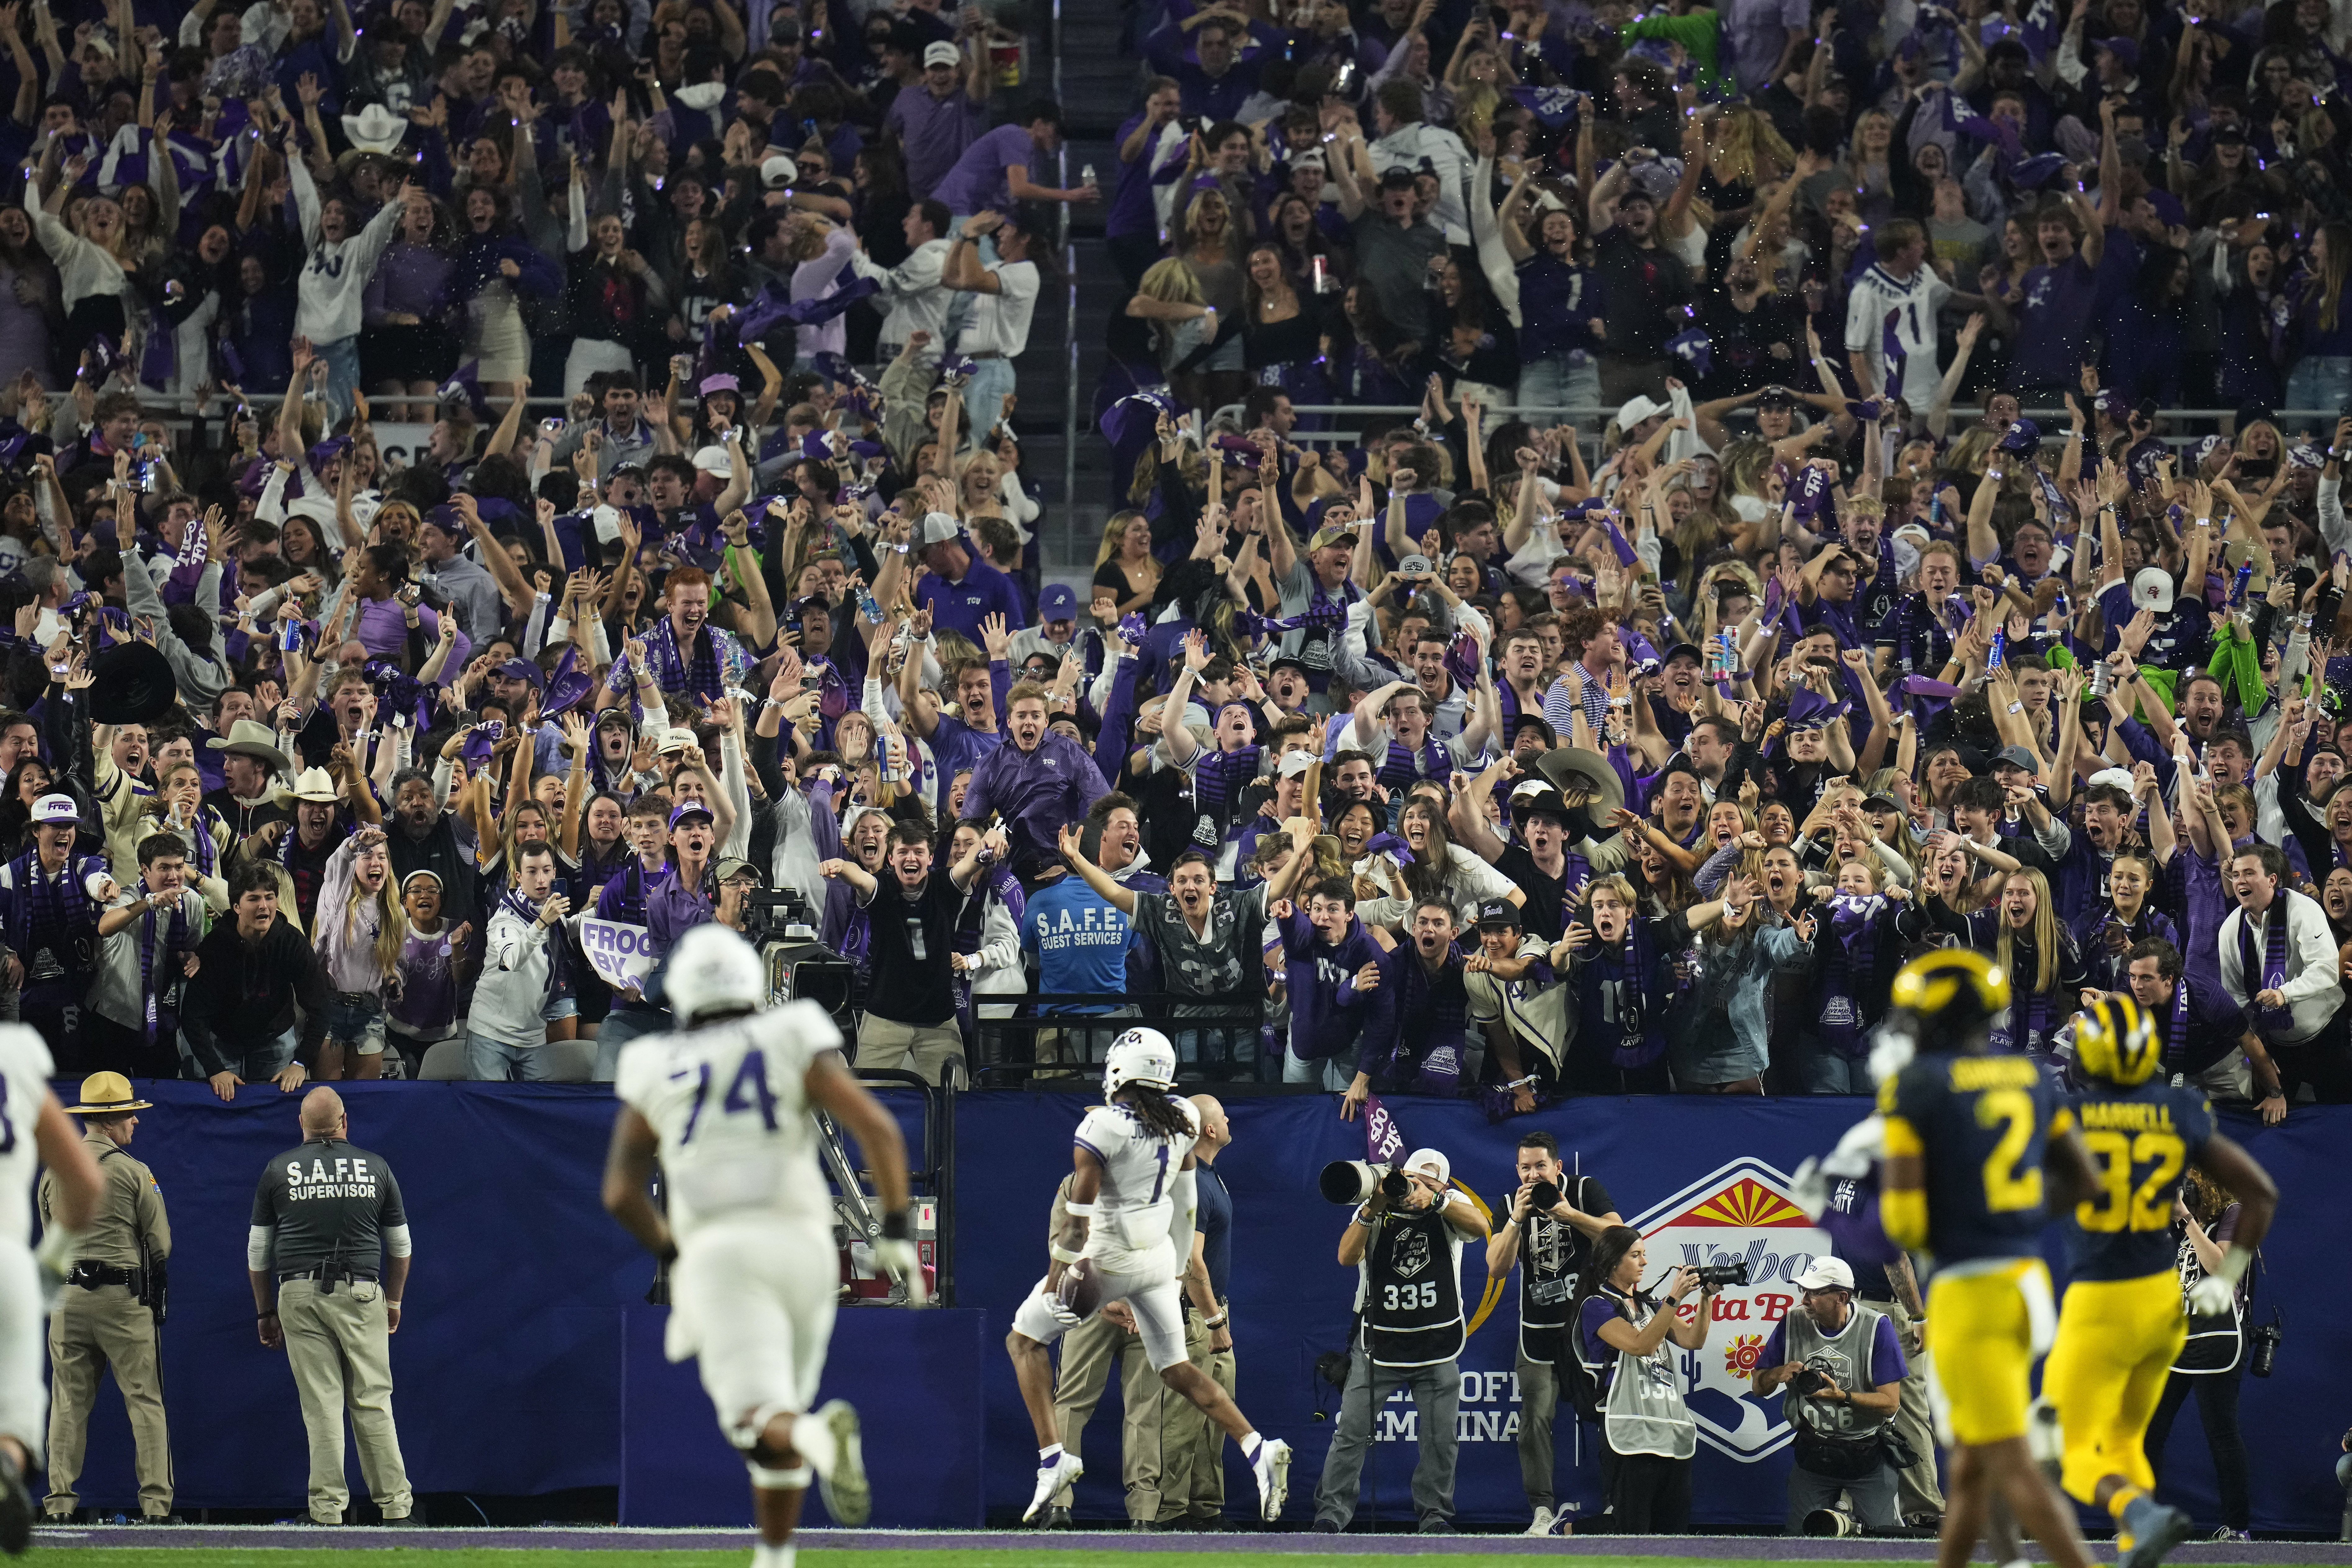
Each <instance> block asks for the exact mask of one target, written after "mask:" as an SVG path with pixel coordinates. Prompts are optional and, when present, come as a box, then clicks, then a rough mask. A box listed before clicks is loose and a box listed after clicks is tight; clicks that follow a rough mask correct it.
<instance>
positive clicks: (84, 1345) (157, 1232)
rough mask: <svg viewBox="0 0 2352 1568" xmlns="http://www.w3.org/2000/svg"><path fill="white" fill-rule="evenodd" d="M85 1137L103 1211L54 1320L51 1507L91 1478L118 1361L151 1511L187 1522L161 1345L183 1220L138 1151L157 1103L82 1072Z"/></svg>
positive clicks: (46, 1190)
mask: <svg viewBox="0 0 2352 1568" xmlns="http://www.w3.org/2000/svg"><path fill="white" fill-rule="evenodd" d="M65 1109H66V1110H67V1111H68V1113H69V1114H71V1115H74V1116H79V1117H80V1118H82V1142H84V1143H85V1144H87V1145H88V1146H89V1152H90V1155H91V1157H92V1158H93V1159H94V1160H96V1161H97V1162H98V1173H99V1177H100V1195H99V1203H98V1212H97V1214H96V1215H94V1216H93V1217H92V1218H91V1220H90V1225H89V1231H88V1233H87V1234H85V1235H84V1236H83V1237H82V1238H81V1241H80V1244H79V1246H78V1247H76V1249H75V1254H74V1264H73V1268H72V1270H71V1272H69V1273H68V1274H67V1276H66V1288H65V1290H64V1293H63V1294H62V1296H61V1297H60V1298H59V1300H58V1309H57V1311H56V1312H55V1313H54V1314H52V1315H51V1317H50V1319H49V1366H50V1375H51V1392H50V1396H49V1461H48V1467H49V1495H48V1497H47V1500H45V1501H44V1503H43V1505H42V1508H43V1512H44V1513H45V1514H46V1515H47V1517H48V1518H49V1519H51V1520H63V1519H70V1518H72V1517H73V1514H74V1510H75V1508H76V1504H77V1500H76V1497H75V1493H74V1482H75V1480H76V1479H79V1477H80V1475H81V1461H82V1452H83V1448H84V1447H85V1445H86V1443H87V1441H88V1439H89V1412H90V1406H91V1405H95V1404H96V1403H97V1402H98V1380H99V1378H100V1374H102V1373H104V1372H105V1371H106V1369H107V1368H108V1367H112V1368H113V1369H114V1384H115V1386H116V1387H117V1388H120V1389H121V1391H122V1403H123V1405H124V1406H125V1407H126V1408H127V1409H128V1410H129V1412H130V1415H131V1438H132V1440H133V1441H134V1442H135V1443H136V1444H137V1445H138V1452H139V1458H138V1471H139V1517H140V1518H141V1520H142V1522H145V1523H148V1524H163V1523H177V1522H178V1521H177V1520H175V1519H173V1515H172V1439H171V1434H170V1432H169V1430H168V1429H167V1428H166V1426H165V1425H164V1421H163V1370H162V1367H161V1365H160V1364H159V1357H158V1353H157V1346H156V1336H157V1331H159V1330H160V1329H161V1328H162V1327H163V1316H164V1307H165V1289H166V1286H167V1283H168V1279H167V1260H168V1259H169V1258H170V1257H171V1253H172V1224H171V1221H170V1220H169V1219H168V1218H166V1217H165V1215H164V1213H163V1192H162V1190H161V1189H159V1188H158V1187H157V1186H156V1184H155V1177H154V1174H153V1173H152V1172H150V1171H149V1170H148V1169H147V1167H146V1166H144V1165H142V1164H141V1163H139V1162H138V1161H137V1160H134V1159H132V1158H131V1154H130V1152H129V1149H128V1145H129V1144H130V1142H131V1133H132V1132H133V1131H136V1130H137V1128H138V1126H139V1116H138V1113H139V1112H140V1111H142V1110H152V1109H153V1107H152V1105H151V1104H150V1102H148V1101H146V1100H133V1099H132V1098H131V1081H130V1080H129V1079H126V1078H124V1077H123V1076H122V1075H121V1073H117V1072H101V1073H93V1074H91V1075H90V1076H89V1078H86V1079H83V1080H82V1085H81V1103H80V1104H79V1105H69V1106H67V1107H66V1108H65ZM56 1201H57V1177H56V1175H55V1174H54V1173H50V1172H48V1171H46V1170H45V1171H43V1172H42V1173H41V1192H40V1204H41V1224H42V1225H43V1226H45V1227H46V1226H48V1225H49V1224H51V1223H52V1220H51V1215H52V1213H53V1211H54V1206H55V1205H56Z"/></svg>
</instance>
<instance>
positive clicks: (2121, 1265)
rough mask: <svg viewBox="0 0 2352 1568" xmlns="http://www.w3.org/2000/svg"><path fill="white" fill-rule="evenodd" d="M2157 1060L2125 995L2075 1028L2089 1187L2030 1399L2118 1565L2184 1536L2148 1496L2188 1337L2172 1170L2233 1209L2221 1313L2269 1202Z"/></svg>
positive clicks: (2267, 1186)
mask: <svg viewBox="0 0 2352 1568" xmlns="http://www.w3.org/2000/svg"><path fill="white" fill-rule="evenodd" d="M2163 1051H2164V1044H2163V1042H2162V1041H2161V1040H2159V1039H2158V1038H2157V1036H2156V1026H2155V1023H2154V1021H2153V1020H2152V1019H2150V1018H2149V1017H2148V1016H2147V1014H2145V1013H2143V1012H2141V1011H2140V1008H2139V1004H2138V1003H2137V1001H2136V1000H2134V999H2133V998H2132V997H2130V996H2128V995H2116V996H2106V997H2102V998H2101V999H2100V1000H2099V1001H2098V1002H2097V1003H2096V1004H2095V1005H2093V1006H2092V1007H2091V1008H2090V1009H2089V1010H2088V1011H2087V1012H2085V1013H2084V1014H2083V1015H2082V1016H2080V1017H2079V1018H2077V1019H2076V1020H2075V1024H2074V1058H2075V1062H2076V1065H2077V1067H2078V1068H2079V1069H2080V1071H2081V1073H2082V1076H2083V1078H2084V1082H2085V1084H2086V1085H2087V1088H2086V1089H2084V1093H2083V1094H2082V1096H2081V1097H2080V1098H2079V1099H2078V1100H2076V1101H2075V1106H2074V1116H2075V1120H2076V1121H2079V1122H2080V1123H2081V1125H2082V1136H2083V1143H2084V1147H2085V1148H2086V1149H2087V1150H2088V1152H2089V1153H2090V1157H2091V1163H2092V1167H2093V1169H2094V1171H2095V1173H2096V1174H2097V1177H2098V1185H2097V1188H2096V1190H2095V1191H2094V1192H2093V1193H2092V1194H2091V1195H2090V1196H2089V1197H2087V1198H2084V1200H2083V1201H2082V1202H2081V1203H2079V1204H2076V1205H2074V1215H2073V1219H2072V1222H2071V1223H2070V1224H2069V1225H2068V1226H2067V1227H2066V1228H2067V1237H2066V1239H2067V1253H2068V1261H2069V1263H2070V1265H2071V1268H2070V1274H2071V1279H2070V1280H2069V1282H2068V1284H2067V1286H2066V1301H2065V1305H2064V1306H2063V1308H2062V1309H2061V1310H2060V1311H2059V1314H2058V1342H2057V1344H2056V1345H2055V1346H2053V1348H2052V1350H2051V1352H2050V1364H2049V1365H2048V1366H2046V1367H2045V1368H2043V1369H2042V1393H2043V1394H2044V1395H2046V1396H2047V1397H2048V1399H2049V1401H2050V1403H2051V1405H2052V1406H2053V1408H2054V1409H2055V1410H2056V1412H2057V1415H2058V1420H2059V1425H2060V1426H2061V1428H2062V1430H2063V1433H2064V1438H2065V1443H2064V1453H2065V1461H2064V1468H2063V1472H2062V1474H2061V1477H2060V1484H2061V1485H2062V1486H2063V1487H2064V1488H2065V1489H2066V1491H2067V1494H2068V1495H2069V1496H2071V1497H2073V1498H2074V1500H2076V1501H2078V1502H2085V1503H2091V1504H2095V1505H2096V1506H2099V1507H2102V1508H2105V1510H2107V1512H2108V1513H2109V1514H2110V1515H2112V1516H2113V1517H2114V1519H2115V1521H2116V1568H2155V1565H2156V1564H2157V1563H2159V1562H2161V1561H2163V1558H2164V1554H2165V1553H2166V1552H2168V1551H2170V1550H2171V1549H2172V1548H2173V1547H2174V1546H2175V1545H2177V1544H2179V1542H2182V1541H2184V1540H2186V1539H2188V1535H2189V1515H2188V1514H2186V1513H2184V1512H2183V1511H2181V1510H2179V1509H2177V1508H2170V1507H2167V1506H2166V1505H2164V1504H2162V1503H2159V1502H2158V1501H2157V1500H2156V1498H2155V1496H2154V1489H2155V1487H2156V1475H2155V1472H2154V1471H2153V1470H2152V1469H2151V1468H2149V1466H2148V1461H2147V1450H2146V1443H2147V1423H2148V1418H2149V1417H2150V1416H2151V1415H2154V1414H2155V1413H2156V1405H2157V1400H2158V1397H2160V1396H2161V1395H2162V1394H2163V1393H2164V1380H2165V1376H2166V1374H2167V1373H2168V1370H2169V1369H2170V1367H2171V1365H2172V1363H2173V1360H2174V1358H2175V1357H2177V1356H2178V1355H2179V1353H2180V1345H2181V1341H2182V1340H2183V1338H2184V1337H2185V1336H2186V1335H2187V1333H2188V1329H2189V1320H2188V1318H2187V1317H2186V1316H2185V1315H2183V1313H2182V1312H2181V1310H2180V1305H2181V1303H2180V1279H2179V1274H2178V1273H2177V1272H2176V1271H2175V1269H2174V1268H2173V1248H2174V1244H2173V1239H2172V1207H2173V1202H2174V1200H2175V1199H2176V1198H2177V1197H2178V1196H2179V1193H2180V1178H2181V1174H2182V1173H2183V1171H2184V1170H2185V1169H2186V1167H2188V1166H2189V1165H2195V1166H2197V1167H2198V1168H2199V1169H2200V1170H2202V1171H2204V1172H2206V1173H2208V1174H2210V1175H2211V1176H2213V1177H2214V1178H2215V1179H2216V1180H2217V1181H2219V1182H2220V1183H2221V1184H2222V1185H2223V1186H2225V1187H2227V1188H2229V1190H2230V1191H2231V1194H2234V1195H2235V1196H2236V1198H2237V1200H2238V1202H2239V1204H2240V1205H2242V1208H2241V1211H2240V1215H2239V1219H2238V1228H2237V1232H2236V1236H2235V1239H2234V1240H2233V1241H2232V1243H2231V1249H2230V1254H2229V1256H2228V1257H2226V1258H2223V1260H2222V1263H2221V1268H2219V1269H2217V1270H2215V1274H2214V1277H2213V1279H2212V1280H2211V1281H2210V1282H2211V1283H2213V1284H2214V1285H2215V1293H2216V1294H2218V1295H2219V1296H2220V1297H2221V1307H2222V1310H2228V1307H2229V1303H2230V1298H2231V1294H2232V1293H2233V1292H2234V1291H2235V1290H2236V1289H2237V1281H2238V1278H2239V1276H2240V1275H2241V1274H2242V1273H2243V1272H2244V1271H2245V1267H2246V1262H2247V1260H2248V1259H2249V1258H2252V1249H2253V1247H2255V1246H2256V1245H2257V1244H2258V1243H2259V1242H2261V1240H2262V1238H2263V1234H2264V1233H2265V1232H2267V1231H2268V1230H2269V1229H2270V1223H2271V1215H2273V1213H2274V1212H2275V1211H2276V1209H2277V1206H2278V1193H2277V1190H2276V1189H2275V1188H2274V1187H2273V1186H2272V1184H2271V1180H2270V1177H2269V1176H2268V1175H2267V1174H2265V1173H2263V1168H2262V1167H2261V1166H2260V1165H2257V1164H2256V1163H2254V1162H2253V1159H2252V1156H2250V1155H2249V1154H2247V1152H2245V1151H2244V1150H2243V1149H2242V1148H2240V1147H2239V1146H2238V1145H2237V1144H2236V1143H2235V1142H2231V1140H2230V1139H2228V1138H2226V1137H2224V1136H2222V1135H2221V1133H2220V1132H2218V1131H2215V1130H2214V1126H2213V1108H2212V1107H2211V1106H2210V1105H2209V1104H2207V1103H2206V1101H2205V1097H2204V1095H2203V1094H2202V1093H2200V1091H2198V1090H2196V1089H2175V1088H2173V1087H2172V1086H2171V1085H2169V1084H2168V1083H2166V1082H2165V1081H2164V1080H2163V1079H2160V1078H2158V1077H2157V1076H2156V1074H2157V1066H2158V1058H2160V1057H2161V1056H2162V1055H2163ZM2206 1283H2207V1281H2200V1283H2199V1289H2203V1288H2204V1285H2205V1284H2206ZM1932 1316H1933V1310H1932V1309H1930V1317H1931V1318H1932Z"/></svg>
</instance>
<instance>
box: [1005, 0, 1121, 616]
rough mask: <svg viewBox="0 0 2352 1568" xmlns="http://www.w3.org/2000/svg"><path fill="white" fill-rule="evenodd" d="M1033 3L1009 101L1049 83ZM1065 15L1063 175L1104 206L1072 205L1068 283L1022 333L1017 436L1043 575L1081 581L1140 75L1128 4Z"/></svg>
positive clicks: (1046, 47)
mask: <svg viewBox="0 0 2352 1568" xmlns="http://www.w3.org/2000/svg"><path fill="white" fill-rule="evenodd" d="M1037 3H1038V4H1039V5H1040V12H1039V15H1038V16H1036V17H1035V18H1034V19H1033V25H1032V28H1031V37H1033V38H1034V39H1035V40H1036V42H1035V44H1034V45H1033V47H1032V51H1031V58H1032V59H1033V60H1034V61H1035V62H1036V66H1037V68H1036V70H1035V71H1034V73H1033V77H1032V81H1031V83H1030V84H1029V88H1030V91H1027V92H1024V93H1022V94H1019V95H1017V96H1018V97H1019V98H1020V99H1023V100H1025V99H1026V98H1028V97H1029V96H1031V95H1032V93H1045V92H1050V91H1052V90H1053V85H1054V76H1053V68H1052V61H1053V54H1052V46H1053V34H1052V17H1051V12H1050V9H1049V7H1050V5H1052V3H1053V0H1037ZM1061 7H1062V16H1061V93H1062V118H1063V122H1064V128H1065V132H1066V169H1067V171H1068V172H1067V174H1066V179H1067V180H1068V183H1069V184H1072V185H1076V184H1078V181H1079V173H1080V171H1081V170H1083V169H1086V168H1087V167H1089V166H1091V167H1092V168H1093V169H1094V171H1095V177H1096V180H1097V184H1100V186H1101V187H1102V190H1103V193H1104V195H1105V197H1106V203H1098V204H1096V205H1074V206H1072V207H1071V208H1070V209H1069V213H1070V218H1071V226H1070V240H1071V248H1072V251H1073V253H1074V258H1073V260H1072V266H1071V274H1072V275H1071V278H1070V279H1067V280H1066V282H1065V284H1064V285H1063V286H1062V287H1058V288H1056V287H1051V286H1049V287H1048V288H1047V289H1046V290H1045V297H1044V298H1041V299H1040V300H1039V301H1038V306H1037V313H1036V318H1035V321H1034V323H1033V324H1032V326H1031V328H1030V331H1029V352H1028V353H1024V354H1023V355H1022V356H1021V358H1020V360H1019V361H1018V362H1016V365H1015V369H1016V371H1017V373H1018V374H1019V376H1020V385H1021V407H1020V410H1019V412H1018V414H1017V415H1016V416H1015V418H1014V421H1013V426H1014V429H1015V431H1016V433H1017V434H1018V435H1019V436H1020V437H1021V449H1022V464H1023V467H1024V469H1025V470H1026V471H1027V472H1028V473H1029V474H1030V475H1031V476H1032V477H1033V482H1040V481H1041V482H1042V483H1043V485H1044V489H1045V493H1046V494H1047V495H1049V496H1051V497H1052V498H1054V499H1053V504H1049V505H1048V506H1047V508H1046V509H1045V514H1044V515H1043V516H1042V517H1040V518H1039V519H1038V523H1039V526H1040V528H1041V530H1042V541H1043V543H1044V545H1045V574H1046V575H1047V576H1048V577H1054V576H1057V575H1058V576H1063V577H1080V578H1082V577H1084V576H1085V575H1086V574H1087V569H1088V568H1089V567H1090V565H1091V564H1092V563H1093V560H1094V552H1095V545H1096V542H1097V541H1098V540H1099V539H1100V537H1101V533H1102V523H1103V520H1104V518H1105V517H1107V516H1108V514H1109V512H1110V510H1112V506H1111V495H1110V473H1109V463H1108V453H1107V452H1106V451H1105V450H1104V448H1103V446H1102V443H1101V441H1100V439H1099V438H1098V437H1097V436H1096V435H1095V432H1094V419H1093V410H1094V393H1095V386H1096V384H1097V380H1098V379H1099V377H1100V374H1101V371H1102V364H1103V358H1104V348H1103V339H1104V334H1105V332H1106V331H1107V330H1108V323H1109V321H1110V319H1111V314H1112V312H1113V311H1115V310H1118V309H1119V308H1121V307H1122V306H1123V305H1124V304H1125V303H1126V300H1127V291H1126V289H1124V288H1123V287H1122V286H1121V284H1120V282H1119V279H1118V273H1117V271H1116V270H1115V269H1114V268H1112V266H1111V263H1110V258H1109V255H1108V251H1107V250H1106V249H1105V247H1104V244H1103V237H1102V232H1103V231H1102V226H1103V215H1104V210H1105V205H1107V199H1108V195H1109V194H1110V191H1111V189H1112V187H1113V185H1114V184H1115V183H1116V182H1117V179H1118V153H1117V150H1116V148H1115V147H1114V145H1113V142H1112V136H1113V133H1114V132H1117V130H1118V125H1119V122H1120V121H1123V120H1125V119H1126V118H1127V116H1128V114H1129V112H1131V110H1132V108H1133V106H1134V104H1135V102H1136V100H1137V91H1136V89H1137V82H1138V79H1139V74H1140V72H1141V70H1142V64H1141V51H1140V50H1139V49H1138V48H1136V47H1133V44H1132V42H1131V41H1130V39H1129V34H1130V32H1133V31H1135V30H1136V29H1135V27H1134V26H1133V25H1132V24H1131V23H1130V21H1129V11H1128V9H1127V8H1126V7H1124V6H1121V5H1113V4H1110V3H1108V0H1061ZM1073 284H1074V285H1075V307H1076V308H1075V321H1076V331H1075V333H1074V334H1071V335H1066V326H1067V325H1068V323H1070V321H1071V320H1072V313H1073V312H1072V306H1073V293H1072V288H1071V285H1073ZM1073 336H1074V337H1075V342H1076V360H1077V363H1076V375H1075V377H1074V376H1073V375H1072V374H1071V367H1070V363H1069V360H1068V354H1069V347H1068V345H1069V343H1070V342H1071V341H1072V337H1073ZM1073 387H1074V388H1075V391H1076V405H1077V434H1076V447H1075V452H1076V474H1075V476H1074V483H1073V484H1072V485H1071V486H1070V487H1069V488H1068V489H1065V483H1064V479H1065V471H1066V470H1065V461H1066V448H1065V446H1064V431H1065V424H1064V395H1065V389H1066V388H1073Z"/></svg>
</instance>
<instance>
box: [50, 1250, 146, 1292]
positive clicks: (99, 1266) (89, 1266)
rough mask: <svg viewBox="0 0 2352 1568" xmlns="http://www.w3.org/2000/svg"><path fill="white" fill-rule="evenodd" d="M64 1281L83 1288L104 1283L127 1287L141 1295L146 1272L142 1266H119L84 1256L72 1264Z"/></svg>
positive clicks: (144, 1288) (144, 1284)
mask: <svg viewBox="0 0 2352 1568" xmlns="http://www.w3.org/2000/svg"><path fill="white" fill-rule="evenodd" d="M66 1283H67V1284H68V1285H79V1286H80V1287H81V1288H82V1289H85V1290H95V1289H99V1288H100V1287H101V1286H105V1285H121V1286H125V1287H127V1288H128V1289H130V1291H131V1294H132V1295H134V1296H138V1295H143V1294H144V1293H145V1292H146V1289H147V1273H146V1270H144V1269H142V1268H117V1267H116V1266H115V1265H113V1264H111V1263H92V1262H90V1261H89V1259H87V1258H84V1259H82V1260H80V1261H79V1262H77V1263H76V1264H75V1265H74V1266H73V1270H72V1272H70V1273H68V1275H67V1276H66Z"/></svg>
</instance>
